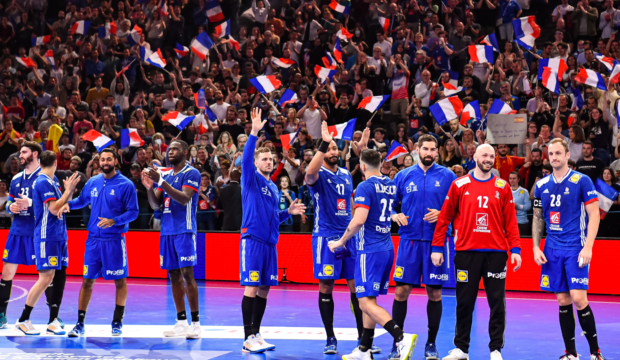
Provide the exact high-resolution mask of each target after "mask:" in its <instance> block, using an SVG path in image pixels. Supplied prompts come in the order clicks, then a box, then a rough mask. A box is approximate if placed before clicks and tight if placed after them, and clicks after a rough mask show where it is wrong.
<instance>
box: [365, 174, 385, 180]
mask: <svg viewBox="0 0 620 360" xmlns="http://www.w3.org/2000/svg"><path fill="white" fill-rule="evenodd" d="M384 177H385V175H383V176H381V177H378V176H377V175H370V176H369V177H367V178H366V180H370V179H372V178H377V179H379V180H382V179H383V178H384Z"/></svg>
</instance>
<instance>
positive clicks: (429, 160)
mask: <svg viewBox="0 0 620 360" xmlns="http://www.w3.org/2000/svg"><path fill="white" fill-rule="evenodd" d="M420 162H421V163H422V164H424V166H431V165H433V163H434V162H435V159H434V158H433V157H432V156H427V157H425V158H420Z"/></svg>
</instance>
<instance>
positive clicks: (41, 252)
mask: <svg viewBox="0 0 620 360" xmlns="http://www.w3.org/2000/svg"><path fill="white" fill-rule="evenodd" d="M34 254H35V256H36V260H37V261H36V263H37V270H39V271H40V270H61V269H62V267H63V266H69V248H67V240H63V241H35V242H34Z"/></svg>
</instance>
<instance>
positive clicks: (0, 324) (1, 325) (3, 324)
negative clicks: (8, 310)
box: [0, 313, 9, 329]
mask: <svg viewBox="0 0 620 360" xmlns="http://www.w3.org/2000/svg"><path fill="white" fill-rule="evenodd" d="M8 323H9V320H8V319H7V318H6V314H5V313H0V329H6V328H7V327H8Z"/></svg>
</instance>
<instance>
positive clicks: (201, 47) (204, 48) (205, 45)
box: [189, 0, 219, 61]
mask: <svg viewBox="0 0 620 360" xmlns="http://www.w3.org/2000/svg"><path fill="white" fill-rule="evenodd" d="M216 2H217V0H216ZM218 7H219V5H218ZM189 47H190V48H191V49H192V51H193V52H194V54H196V56H198V57H199V58H200V60H202V61H205V60H206V59H207V56H209V49H211V48H212V47H213V41H212V40H211V38H210V37H209V35H207V33H206V32H202V33H200V34H198V36H196V38H195V39H194V41H192V43H191V44H190V45H189Z"/></svg>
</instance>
